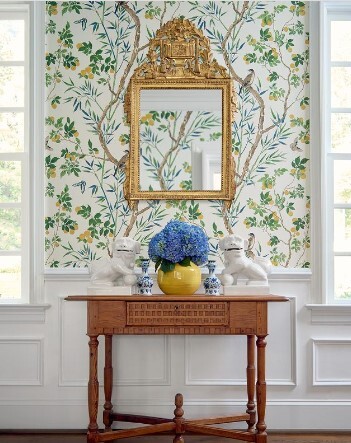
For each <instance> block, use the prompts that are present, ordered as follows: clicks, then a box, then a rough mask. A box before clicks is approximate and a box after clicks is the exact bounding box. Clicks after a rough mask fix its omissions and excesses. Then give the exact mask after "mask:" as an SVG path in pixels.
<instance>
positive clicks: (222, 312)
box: [127, 302, 229, 326]
mask: <svg viewBox="0 0 351 443" xmlns="http://www.w3.org/2000/svg"><path fill="white" fill-rule="evenodd" d="M228 324H229V309H228V303H227V302H216V303H207V302H204V303H201V302H194V303H189V302H179V303H178V302H169V303H167V302H166V303H165V302H163V303H158V302H140V303H139V302H128V303H127V325H128V326H145V325H153V326H157V325H160V326H161V325H187V326H196V325H208V326H226V325H228Z"/></svg>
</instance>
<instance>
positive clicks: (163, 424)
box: [66, 295, 288, 443]
mask: <svg viewBox="0 0 351 443" xmlns="http://www.w3.org/2000/svg"><path fill="white" fill-rule="evenodd" d="M66 300H69V301H86V302H87V303H88V326H87V335H88V336H89V338H90V340H89V350H90V366H89V383H88V407H89V418H90V422H89V427H88V434H87V442H88V443H98V442H104V441H110V440H115V439H120V438H126V437H134V436H142V435H148V434H155V433H161V432H166V431H174V433H175V437H174V439H173V442H174V443H183V442H184V439H183V434H184V433H185V432H186V431H190V432H196V433H201V434H207V435H216V436H221V437H227V438H233V439H237V440H243V441H248V442H254V443H267V433H266V424H265V421H264V419H265V410H266V381H265V347H266V341H265V338H266V336H267V334H268V327H267V326H268V323H267V305H268V303H269V302H283V301H288V298H286V297H280V296H274V295H264V296H252V295H250V296H233V297H225V296H217V297H212V296H204V295H191V296H184V297H183V296H182V297H180V296H171V295H168V296H134V295H132V296H130V295H129V296H103V295H95V296H85V295H71V296H68V297H67V298H66ZM135 334H139V335H140V334H142V335H155V334H172V335H228V334H229V335H246V336H247V370H246V376H247V409H246V412H245V413H243V414H240V415H238V414H236V415H231V416H229V417H228V416H226V417H213V418H208V419H196V420H186V419H184V417H183V414H184V411H183V409H182V406H183V396H182V394H177V395H176V396H175V405H176V408H175V410H174V418H170V419H167V418H159V417H149V416H142V415H132V414H123V413H117V412H114V411H113V409H112V408H113V406H112V403H111V397H112V370H113V369H112V336H113V335H135ZM99 335H104V336H105V368H104V393H105V404H104V411H103V422H104V425H105V431H104V432H99V428H98V424H97V413H98V400H99V381H98V376H97V360H98V344H99V342H98V336H99ZM255 338H256V348H257V371H256V368H255ZM255 384H256V402H255ZM256 405H257V420H256ZM114 421H121V422H131V423H142V424H147V425H149V426H143V427H138V428H134V429H128V430H117V431H113V430H112V429H111V426H112V423H113V422H114ZM240 421H246V422H247V425H248V426H247V430H246V431H245V430H230V429H223V428H220V427H215V426H212V425H215V424H220V423H233V422H240Z"/></svg>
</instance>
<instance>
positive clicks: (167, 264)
mask: <svg viewBox="0 0 351 443" xmlns="http://www.w3.org/2000/svg"><path fill="white" fill-rule="evenodd" d="M174 268H175V264H174V263H172V262H171V261H168V260H165V259H163V260H162V263H161V271H163V272H170V271H173V269H174Z"/></svg>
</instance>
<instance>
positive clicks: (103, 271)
mask: <svg viewBox="0 0 351 443" xmlns="http://www.w3.org/2000/svg"><path fill="white" fill-rule="evenodd" d="M139 253H140V243H139V242H138V241H136V240H133V239H132V238H129V237H122V238H117V239H116V240H115V241H114V244H113V256H112V257H111V258H104V259H100V260H96V261H94V262H93V263H92V264H91V267H90V274H91V278H90V281H91V283H92V285H93V286H98V287H102V286H104V287H110V286H132V285H134V284H135V283H136V281H137V277H136V275H135V273H134V264H135V255H136V254H139Z"/></svg>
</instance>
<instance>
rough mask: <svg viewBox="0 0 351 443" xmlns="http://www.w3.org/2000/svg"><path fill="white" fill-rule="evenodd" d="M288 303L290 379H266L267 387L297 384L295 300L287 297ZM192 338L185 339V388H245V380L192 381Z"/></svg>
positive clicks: (214, 379)
mask: <svg viewBox="0 0 351 443" xmlns="http://www.w3.org/2000/svg"><path fill="white" fill-rule="evenodd" d="M289 299H290V303H289V307H290V343H289V345H290V358H291V368H290V373H291V377H290V378H286V379H284V378H282V379H268V378H267V379H266V383H267V386H296V384H297V359H296V321H297V319H296V298H295V297H289ZM191 339H192V337H191V336H186V337H185V345H184V354H185V357H184V360H185V385H186V386H246V378H240V379H235V378H230V379H220V378H211V379H194V378H192V376H191V359H192V354H191V351H190V341H191Z"/></svg>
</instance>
